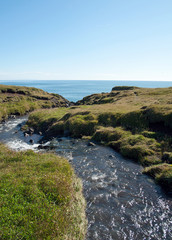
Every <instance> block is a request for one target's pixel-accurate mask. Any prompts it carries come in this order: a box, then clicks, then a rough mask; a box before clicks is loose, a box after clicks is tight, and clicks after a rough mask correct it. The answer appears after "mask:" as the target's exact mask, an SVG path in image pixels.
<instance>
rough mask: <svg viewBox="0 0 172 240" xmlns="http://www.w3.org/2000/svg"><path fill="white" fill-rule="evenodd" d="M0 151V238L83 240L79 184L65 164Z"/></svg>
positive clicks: (51, 158)
mask: <svg viewBox="0 0 172 240" xmlns="http://www.w3.org/2000/svg"><path fill="white" fill-rule="evenodd" d="M0 149H1V150H0V169H1V171H0V206H1V211H0V239H30V240H34V239H35V240H36V239H58V240H60V239H61V240H64V239H68V240H69V239H76V240H78V239H84V236H85V231H86V219H85V201H84V198H83V196H82V185H81V182H80V180H79V179H78V178H76V176H75V174H74V171H73V169H72V168H71V166H70V164H69V163H68V161H67V160H66V159H64V158H61V157H58V156H56V155H54V154H50V153H47V154H37V153H34V152H33V151H30V150H29V151H26V152H17V153H16V152H13V151H11V150H9V149H8V148H6V147H5V146H4V145H2V144H1V146H0Z"/></svg>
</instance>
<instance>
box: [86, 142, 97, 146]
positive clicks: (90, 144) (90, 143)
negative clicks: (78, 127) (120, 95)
mask: <svg viewBox="0 0 172 240" xmlns="http://www.w3.org/2000/svg"><path fill="white" fill-rule="evenodd" d="M87 146H89V147H94V146H96V144H95V143H93V142H89V143H88V144H87Z"/></svg>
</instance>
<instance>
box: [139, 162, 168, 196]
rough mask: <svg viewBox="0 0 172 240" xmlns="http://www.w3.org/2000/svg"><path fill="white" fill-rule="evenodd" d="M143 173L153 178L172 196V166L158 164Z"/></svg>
mask: <svg viewBox="0 0 172 240" xmlns="http://www.w3.org/2000/svg"><path fill="white" fill-rule="evenodd" d="M143 172H144V173H145V174H147V175H149V176H151V177H153V178H154V179H155V180H156V182H157V183H158V184H160V185H161V186H163V188H164V189H165V190H167V191H168V192H169V193H171V194H172V165H170V164H167V163H164V164H158V165H155V166H151V167H147V168H145V169H144V171H143Z"/></svg>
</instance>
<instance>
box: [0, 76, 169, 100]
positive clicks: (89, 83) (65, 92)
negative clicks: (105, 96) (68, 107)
mask: <svg viewBox="0 0 172 240" xmlns="http://www.w3.org/2000/svg"><path fill="white" fill-rule="evenodd" d="M0 84H5V85H16V86H26V87H35V88H40V89H43V90H44V91H46V92H49V93H58V94H60V95H62V96H63V97H65V98H66V99H68V100H69V101H73V102H76V101H78V100H81V99H82V98H83V97H85V96H88V95H91V94H94V93H101V92H110V91H111V90H112V88H113V87H115V86H136V87H144V88H164V87H172V81H124V80H123V81H120V80H116V81H112V80H47V81H46V80H10V81H9V80H0Z"/></svg>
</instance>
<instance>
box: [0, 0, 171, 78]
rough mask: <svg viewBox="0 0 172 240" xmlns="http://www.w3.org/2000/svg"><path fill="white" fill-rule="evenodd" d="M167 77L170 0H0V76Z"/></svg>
mask: <svg viewBox="0 0 172 240" xmlns="http://www.w3.org/2000/svg"><path fill="white" fill-rule="evenodd" d="M27 79H29V80H63V79H64V80H82V79H83V80H162V81H172V0H0V80H27Z"/></svg>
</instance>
